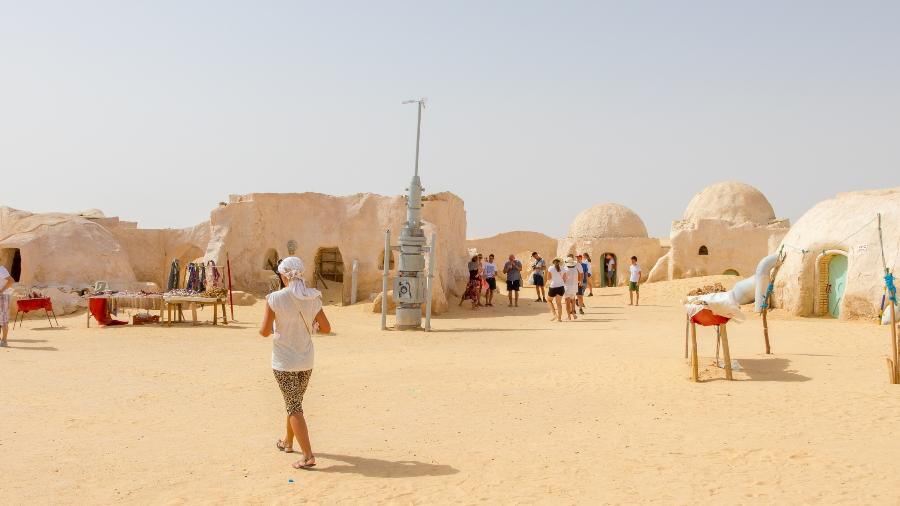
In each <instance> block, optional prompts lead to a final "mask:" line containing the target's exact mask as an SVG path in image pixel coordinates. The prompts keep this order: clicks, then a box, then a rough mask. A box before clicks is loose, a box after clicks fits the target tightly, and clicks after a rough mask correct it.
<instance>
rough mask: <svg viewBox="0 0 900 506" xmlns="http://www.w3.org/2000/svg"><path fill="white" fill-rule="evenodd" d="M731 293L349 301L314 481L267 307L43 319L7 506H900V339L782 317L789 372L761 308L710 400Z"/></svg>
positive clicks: (327, 392)
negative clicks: (422, 313)
mask: <svg viewBox="0 0 900 506" xmlns="http://www.w3.org/2000/svg"><path fill="white" fill-rule="evenodd" d="M723 279H733V278H724V277H715V278H704V279H683V280H678V281H671V282H663V283H656V284H650V285H645V286H644V287H643V296H644V300H643V301H642V303H643V305H642V306H640V307H628V306H626V305H625V304H626V302H627V294H626V292H625V291H624V289H622V288H611V289H595V290H594V293H595V296H594V297H588V298H586V301H587V303H588V306H589V307H588V314H587V315H586V316H585V317H583V318H581V319H579V320H578V321H577V322H571V323H569V322H563V323H551V322H550V321H549V319H550V318H549V314H548V313H547V310H546V306H545V305H544V304H537V303H534V302H532V301H533V291H532V290H525V291H524V292H523V300H522V301H521V303H520V304H521V307H519V308H508V307H506V304H505V303H504V302H505V299H498V300H497V302H498V305H497V306H496V307H494V308H484V309H481V310H478V311H476V312H473V311H472V310H470V309H467V308H465V307H464V308H457V307H455V304H451V306H453V307H452V308H451V310H450V311H449V313H447V314H445V315H442V316H441V317H440V318H438V319H436V320H435V321H434V327H435V329H436V330H435V331H434V332H432V333H422V332H392V331H389V332H380V331H379V330H378V322H379V318H378V315H375V314H372V312H371V310H370V308H367V307H365V304H358V305H356V306H347V307H337V306H329V307H328V308H327V310H328V313H329V316H330V318H331V320H332V322H333V324H334V328H335V333H334V334H333V335H323V336H317V337H316V338H315V343H316V347H317V350H316V351H317V357H316V367H315V372H314V373H313V376H312V382H311V384H310V390H309V391H308V392H307V396H306V400H305V403H304V406H305V409H306V414H307V419H308V421H309V424H310V428H311V434H312V440H313V448H314V449H315V451H316V453H317V456H318V463H319V466H318V467H317V468H316V469H315V470H313V471H296V470H293V469H292V468H291V467H290V463H291V462H293V460H295V459H296V458H297V456H296V454H295V455H285V454H283V453H280V452H278V451H276V450H275V446H274V443H275V440H276V439H278V438H279V437H281V436H282V434H283V426H284V410H283V402H282V400H281V396H280V393H279V391H278V388H277V386H276V384H275V381H274V379H273V376H272V372H271V369H270V367H269V359H270V342H269V340H268V339H265V338H261V337H259V335H258V334H257V333H256V328H257V326H258V324H259V321H260V318H261V315H262V306H261V305H260V304H259V303H257V304H256V305H254V306H250V307H235V311H236V315H235V316H236V317H237V320H238V322H237V323H234V324H230V325H228V326H227V327H226V326H218V327H213V326H211V325H204V326H199V327H191V326H177V327H172V328H165V327H159V326H146V327H131V326H129V327H118V328H96V327H94V326H92V327H91V328H90V329H88V328H85V316H84V313H83V312H82V313H78V314H75V315H71V316H67V317H64V318H60V323H61V324H62V325H63V328H62V329H48V328H46V327H47V323H46V321H42V320H40V319H38V318H36V317H31V318H30V319H28V320H26V322H25V325H24V328H23V329H15V330H14V331H13V332H12V333H11V339H10V345H11V347H10V348H8V349H0V399H2V401H0V428H2V433H3V436H2V438H0V462H2V464H0V466H2V467H0V469H2V473H0V479H2V481H0V504H82V505H83V504H111V503H125V504H135V503H137V504H297V503H300V502H304V501H305V502H308V503H310V504H334V503H345V504H387V503H389V504H445V503H456V504H474V503H486V504H499V503H504V504H511V503H517V504H572V503H585V504H606V503H612V504H616V503H628V504H634V503H658V504H711V503H735V504H773V503H780V504H801V503H802V504H834V503H847V504H865V503H870V504H871V503H877V504H896V503H897V501H898V497H900V492H898V490H900V459H898V458H897V457H898V455H900V426H898V424H897V420H898V419H900V395H898V394H900V390H898V387H897V386H892V385H890V384H888V377H887V372H886V368H885V365H884V357H885V355H886V353H887V348H888V346H889V342H890V341H889V337H888V332H889V331H888V329H887V328H886V327H879V326H876V325H875V324H874V323H868V322H847V321H835V320H830V319H812V318H797V317H792V316H789V315H788V314H787V313H786V312H783V311H780V310H776V311H774V312H773V313H772V315H771V326H772V345H773V352H774V354H773V355H770V356H766V355H764V354H763V342H762V335H761V325H760V321H759V317H758V316H756V315H752V316H749V318H748V320H747V321H746V322H745V323H743V324H733V325H730V326H729V335H730V340H731V349H732V357H733V358H735V359H736V360H738V361H739V362H740V364H741V367H742V368H743V370H742V371H740V372H736V374H735V379H736V380H737V381H734V382H727V381H724V380H723V378H724V372H723V371H722V370H721V369H716V368H714V367H713V366H712V365H711V364H712V359H711V358H706V359H705V360H704V361H703V362H702V363H701V364H702V365H705V368H703V370H702V378H703V379H704V380H705V381H704V382H701V383H692V382H691V381H690V369H689V366H688V365H687V363H686V362H685V360H684V359H683V345H684V341H683V338H684V334H683V332H684V319H683V318H684V316H683V311H682V309H681V307H680V306H679V304H678V303H679V301H680V299H681V297H682V295H683V294H684V293H686V292H687V291H688V289H690V288H694V287H696V286H700V285H702V284H705V283H708V282H710V281H715V280H723ZM210 312H211V311H210V310H209V309H207V310H204V311H203V312H202V313H201V315H204V316H205V317H207V318H211V314H210ZM700 353H701V355H702V356H703V357H712V356H713V355H714V353H715V337H714V334H713V332H712V331H711V330H708V329H703V331H702V332H701V337H700Z"/></svg>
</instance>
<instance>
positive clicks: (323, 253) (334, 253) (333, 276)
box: [316, 248, 383, 283]
mask: <svg viewBox="0 0 900 506" xmlns="http://www.w3.org/2000/svg"><path fill="white" fill-rule="evenodd" d="M382 263H383V260H382ZM316 277H317V278H318V277H321V278H322V279H325V280H327V281H334V282H336V283H343V282H344V259H343V258H342V257H341V250H339V249H338V248H319V251H318V252H317V253H316Z"/></svg>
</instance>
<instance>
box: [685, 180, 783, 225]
mask: <svg viewBox="0 0 900 506" xmlns="http://www.w3.org/2000/svg"><path fill="white" fill-rule="evenodd" d="M684 219H685V220H689V221H697V220H725V221H730V222H732V223H735V224H741V223H754V224H757V225H765V224H767V223H769V222H770V221H772V220H774V219H775V210H774V209H772V204H770V203H769V199H767V198H766V196H765V195H763V194H762V192H761V191H759V190H757V189H756V188H754V187H752V186H750V185H748V184H744V183H738V182H734V181H729V182H724V183H715V184H712V185H709V186H707V187H706V188H704V189H703V190H701V191H700V193H698V194H696V195H694V198H693V199H691V202H690V203H689V204H688V206H687V209H685V211H684Z"/></svg>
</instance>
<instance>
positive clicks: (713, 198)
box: [650, 182, 790, 281]
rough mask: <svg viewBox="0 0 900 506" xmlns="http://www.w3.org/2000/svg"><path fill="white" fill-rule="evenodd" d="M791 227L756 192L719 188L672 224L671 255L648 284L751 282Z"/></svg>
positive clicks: (706, 190) (700, 198) (704, 192)
mask: <svg viewBox="0 0 900 506" xmlns="http://www.w3.org/2000/svg"><path fill="white" fill-rule="evenodd" d="M789 228H790V222H789V221H788V220H785V219H778V218H776V217H775V210H774V209H773V208H772V205H771V204H770V203H769V200H768V199H767V198H766V197H765V195H763V194H762V192H760V191H759V190H757V189H756V188H754V187H752V186H750V185H747V184H744V183H737V182H724V183H716V184H713V185H710V186H707V187H706V188H704V189H703V190H702V191H701V192H700V193H698V194H697V195H695V196H694V198H693V199H691V201H690V203H689V204H688V206H687V209H685V211H684V215H683V217H682V219H681V220H678V221H675V222H673V223H672V230H671V232H670V234H669V251H668V252H667V253H666V254H665V255H663V256H662V257H661V258H660V259H659V261H658V262H657V263H656V265H654V266H653V269H652V270H651V271H650V281H664V280H670V279H679V278H689V277H695V276H707V275H715V274H732V275H735V276H750V275H752V274H753V273H754V272H755V270H756V266H757V264H758V263H759V261H760V260H761V259H762V258H763V257H765V256H767V255H769V254H770V253H771V252H773V251H775V249H776V248H777V246H778V243H779V242H780V241H781V239H782V238H783V237H784V235H785V234H786V233H787V232H788V230H789Z"/></svg>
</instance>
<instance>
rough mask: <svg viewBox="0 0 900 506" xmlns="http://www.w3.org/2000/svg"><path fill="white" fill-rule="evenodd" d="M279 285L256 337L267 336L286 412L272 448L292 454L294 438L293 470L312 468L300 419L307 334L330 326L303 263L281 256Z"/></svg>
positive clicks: (309, 352) (307, 372)
mask: <svg viewBox="0 0 900 506" xmlns="http://www.w3.org/2000/svg"><path fill="white" fill-rule="evenodd" d="M278 274H279V275H280V276H281V279H282V281H284V284H285V287H284V288H282V289H281V290H278V291H277V292H272V293H270V294H269V295H268V297H266V310H265V315H264V317H263V322H262V327H261V328H260V329H259V335H261V336H263V337H269V336H271V335H273V334H274V337H273V338H272V372H273V373H274V374H275V381H277V382H278V387H279V388H280V389H281V395H282V397H284V405H285V408H286V409H287V432H286V435H285V437H284V439H279V440H278V441H277V442H276V443H275V447H276V448H278V449H279V450H281V451H283V452H285V453H292V452H293V448H292V445H293V442H294V437H295V436H296V438H297V442H298V443H300V450H301V451H302V452H303V458H302V459H300V460H298V461H297V462H294V464H293V467H294V468H295V469H309V468H311V467H315V465H316V457H315V455H313V452H312V446H311V444H310V442H309V428H308V427H307V425H306V419H305V418H304V417H303V394H305V393H306V388H307V386H309V378H310V377H311V376H312V369H313V359H314V358H315V349H314V347H313V341H312V334H313V332H316V331H318V332H323V333H326V334H327V333H329V332H331V324H330V323H329V322H328V318H326V317H325V313H324V312H323V311H322V293H321V292H320V291H318V290H316V289H315V288H309V287H307V286H306V283H305V282H304V281H303V261H302V260H300V259H299V258H297V257H287V258H285V259H284V260H282V261H281V263H279V264H278Z"/></svg>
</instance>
